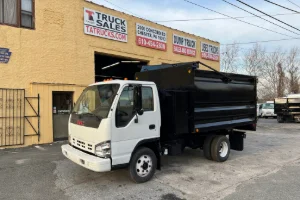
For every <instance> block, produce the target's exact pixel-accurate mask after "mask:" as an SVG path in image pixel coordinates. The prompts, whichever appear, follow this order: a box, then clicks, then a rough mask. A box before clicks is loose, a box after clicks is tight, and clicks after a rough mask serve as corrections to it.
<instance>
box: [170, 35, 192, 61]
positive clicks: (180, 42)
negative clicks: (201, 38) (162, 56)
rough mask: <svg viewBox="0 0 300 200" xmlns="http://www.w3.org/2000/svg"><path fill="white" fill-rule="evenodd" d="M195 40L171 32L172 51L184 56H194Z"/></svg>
mask: <svg viewBox="0 0 300 200" xmlns="http://www.w3.org/2000/svg"><path fill="white" fill-rule="evenodd" d="M196 43H197V42H196V40H194V39H191V38H186V37H182V36H179V35H175V34H173V52H174V53H177V54H182V55H186V56H193V57H195V56H196Z"/></svg>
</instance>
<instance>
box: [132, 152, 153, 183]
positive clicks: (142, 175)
mask: <svg viewBox="0 0 300 200" xmlns="http://www.w3.org/2000/svg"><path fill="white" fill-rule="evenodd" d="M156 166H157V158H156V156H155V154H154V152H153V151H152V150H151V149H149V148H146V147H142V148H140V149H138V150H137V151H136V152H135V153H134V154H133V156H132V158H131V161H130V165H129V174H130V177H131V179H132V180H133V181H134V182H136V183H144V182H147V181H149V180H150V179H151V178H152V177H153V175H154V173H155V170H156Z"/></svg>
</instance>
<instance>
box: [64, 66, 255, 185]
mask: <svg viewBox="0 0 300 200" xmlns="http://www.w3.org/2000/svg"><path fill="white" fill-rule="evenodd" d="M199 63H200V62H193V63H179V64H172V65H159V66H143V67H142V70H141V72H139V73H136V80H126V81H125V80H113V81H107V82H101V83H96V84H92V85H90V86H88V87H87V88H86V89H85V90H84V91H83V93H82V94H81V96H80V97H79V99H78V101H77V102H76V105H75V107H74V110H73V112H72V114H71V116H70V120H69V144H66V145H63V146H62V153H63V154H64V155H65V156H66V157H67V158H69V159H70V160H72V161H73V162H75V163H77V164H78V165H81V166H83V167H85V168H87V169H90V170H93V171H96V172H105V171H110V170H114V169H118V168H124V167H127V168H128V169H129V174H130V177H131V178H132V180H134V181H135V182H137V183H142V182H146V181H148V180H150V179H151V178H152V176H153V175H154V173H155V170H156V169H160V168H161V161H160V158H161V156H162V155H170V156H172V155H178V154H180V153H181V152H182V151H183V150H184V148H185V147H190V148H193V149H197V148H200V149H203V151H204V156H205V157H206V158H207V159H209V160H214V161H216V162H224V161H226V160H227V159H228V157H229V154H230V150H231V149H232V150H237V151H242V150H243V148H244V138H246V134H245V132H244V130H256V122H257V120H256V77H252V76H245V75H238V74H227V73H220V72H218V71H216V70H214V69H213V68H211V67H209V66H207V65H205V64H203V63H200V64H202V65H204V66H206V67H208V68H210V69H211V70H212V71H205V70H199V69H198V67H199ZM238 130H239V131H238Z"/></svg>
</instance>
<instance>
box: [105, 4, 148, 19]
mask: <svg viewBox="0 0 300 200" xmlns="http://www.w3.org/2000/svg"><path fill="white" fill-rule="evenodd" d="M103 1H105V2H106V3H109V4H111V5H113V6H115V7H117V8H119V9H121V10H125V11H127V12H129V13H131V14H132V15H135V16H138V17H140V18H142V19H144V18H143V17H141V16H139V15H137V14H135V13H134V12H131V11H130V10H127V9H125V8H122V7H120V6H118V5H116V4H114V3H112V2H110V1H107V0H103Z"/></svg>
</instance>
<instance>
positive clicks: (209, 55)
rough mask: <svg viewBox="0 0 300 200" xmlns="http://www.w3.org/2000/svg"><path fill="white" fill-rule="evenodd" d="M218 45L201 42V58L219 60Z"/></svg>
mask: <svg viewBox="0 0 300 200" xmlns="http://www.w3.org/2000/svg"><path fill="white" fill-rule="evenodd" d="M219 52H220V51H219V47H218V46H215V45H212V44H207V43H205V42H201V58H203V59H206V60H212V61H219V59H220V53H219Z"/></svg>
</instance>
